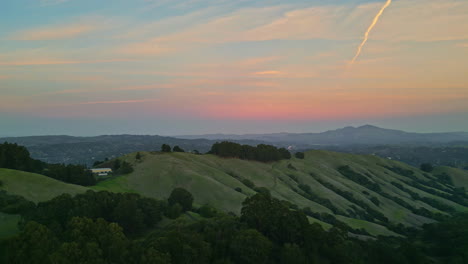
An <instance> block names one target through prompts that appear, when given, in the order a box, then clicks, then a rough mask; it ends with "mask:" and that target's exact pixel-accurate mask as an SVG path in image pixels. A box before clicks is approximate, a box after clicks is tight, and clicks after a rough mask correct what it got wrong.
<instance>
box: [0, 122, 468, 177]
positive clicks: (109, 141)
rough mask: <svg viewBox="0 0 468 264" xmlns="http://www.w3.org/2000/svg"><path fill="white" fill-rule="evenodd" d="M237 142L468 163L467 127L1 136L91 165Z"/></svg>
mask: <svg viewBox="0 0 468 264" xmlns="http://www.w3.org/2000/svg"><path fill="white" fill-rule="evenodd" d="M222 140H227V141H233V142H237V143H241V144H248V145H258V144H271V145H275V146H278V147H289V146H291V147H292V150H293V151H305V150H310V149H324V150H332V151H338V152H347V153H357V154H372V155H377V156H380V157H384V158H390V159H395V160H399V161H403V162H406V163H408V164H411V165H413V166H419V165H420V164H421V163H423V162H429V163H432V164H434V165H449V166H455V167H460V168H464V167H467V166H468V133H466V132H451V133H409V132H404V131H399V130H392V129H384V128H379V127H375V126H370V125H365V126H361V127H345V128H342V129H337V130H332V131H326V132H323V133H274V134H246V135H232V134H207V135H187V136H176V137H164V136H146V135H104V136H96V137H72V136H31V137H6V138H0V142H4V141H8V142H12V143H18V144H20V145H23V146H25V147H27V148H28V150H29V151H30V152H31V156H32V157H33V158H35V159H39V160H42V161H45V162H48V163H67V164H68V163H72V164H86V165H88V166H90V165H92V164H93V163H94V162H95V161H98V160H104V159H105V158H109V159H112V158H115V157H119V156H122V155H125V154H128V153H131V152H135V151H158V150H160V149H161V145H162V144H169V145H171V146H172V147H174V146H176V145H178V146H179V147H181V148H183V149H184V150H186V151H193V150H197V151H199V152H202V153H205V152H207V151H208V150H210V148H211V146H212V145H213V144H214V143H215V142H217V141H222Z"/></svg>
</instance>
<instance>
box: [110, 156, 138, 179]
mask: <svg viewBox="0 0 468 264" xmlns="http://www.w3.org/2000/svg"><path fill="white" fill-rule="evenodd" d="M140 158H141V157H140ZM110 167H111V169H112V171H113V173H114V174H116V175H124V174H129V173H132V172H133V166H132V164H130V163H128V162H126V161H120V160H119V159H116V160H114V162H112V163H111V166H110Z"/></svg>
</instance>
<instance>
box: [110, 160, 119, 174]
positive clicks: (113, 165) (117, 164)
mask: <svg viewBox="0 0 468 264" xmlns="http://www.w3.org/2000/svg"><path fill="white" fill-rule="evenodd" d="M118 169H120V160H119V159H116V160H114V163H113V164H112V170H114V171H117V170H118Z"/></svg>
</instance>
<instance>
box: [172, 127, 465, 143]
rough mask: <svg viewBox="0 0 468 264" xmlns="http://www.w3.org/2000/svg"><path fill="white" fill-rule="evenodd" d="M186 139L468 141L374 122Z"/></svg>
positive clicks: (462, 136)
mask: <svg viewBox="0 0 468 264" xmlns="http://www.w3.org/2000/svg"><path fill="white" fill-rule="evenodd" d="M177 137H178V138H184V139H210V140H246V139H250V140H260V141H265V142H272V143H288V144H292V145H355V144H365V145H382V144H392V145H394V144H419V145H420V144H434V143H438V144H444V143H451V142H461V141H468V132H447V133H410V132H404V131H400V130H393V129H385V128H380V127H376V126H371V125H365V126H361V127H345V128H341V129H337V130H330V131H326V132H322V133H273V134H245V135H233V134H206V135H186V136H177Z"/></svg>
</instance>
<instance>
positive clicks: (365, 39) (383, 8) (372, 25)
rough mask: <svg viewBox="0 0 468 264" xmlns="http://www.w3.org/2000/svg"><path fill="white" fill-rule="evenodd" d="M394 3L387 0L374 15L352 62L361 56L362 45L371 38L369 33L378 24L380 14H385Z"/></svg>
mask: <svg viewBox="0 0 468 264" xmlns="http://www.w3.org/2000/svg"><path fill="white" fill-rule="evenodd" d="M391 3H392V0H387V2H386V3H385V5H384V6H383V7H382V8H381V9H380V11H379V13H377V15H376V16H375V17H374V20H373V21H372V24H371V25H370V26H369V28H368V29H367V31H366V34H364V39H363V40H362V43H361V45H359V48H358V50H357V53H356V56H354V58H353V60H352V61H351V64H353V63H354V62H355V61H356V59H357V58H358V57H359V55H360V54H361V51H362V47H364V45H365V44H366V42H367V40H368V39H369V33H370V32H371V31H372V29H373V28H374V27H375V25H376V24H377V22H379V18H380V16H381V15H382V14H383V12H384V11H385V9H386V8H387V7H388V6H389V5H390V4H391Z"/></svg>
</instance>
